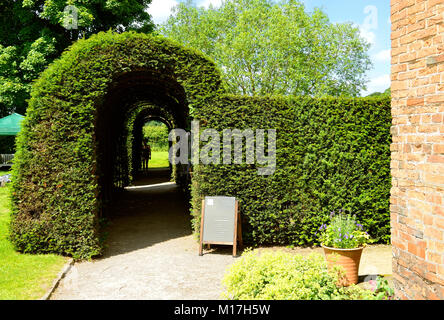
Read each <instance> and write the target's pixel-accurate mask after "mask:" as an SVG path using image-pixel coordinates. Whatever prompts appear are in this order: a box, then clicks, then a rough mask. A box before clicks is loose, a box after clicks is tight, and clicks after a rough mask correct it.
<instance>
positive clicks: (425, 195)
mask: <svg viewBox="0 0 444 320" xmlns="http://www.w3.org/2000/svg"><path fill="white" fill-rule="evenodd" d="M391 20H392V35H391V39H392V74H391V79H392V85H391V90H392V115H393V126H392V135H393V143H392V145H391V151H392V161H391V172H392V189H391V199H390V202H391V207H390V211H391V227H392V245H393V278H394V284H395V289H396V293H397V296H398V297H399V298H401V299H444V121H443V119H444V0H391Z"/></svg>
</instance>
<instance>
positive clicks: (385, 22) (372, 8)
mask: <svg viewBox="0 0 444 320" xmlns="http://www.w3.org/2000/svg"><path fill="white" fill-rule="evenodd" d="M183 1H184V0H153V1H152V3H151V6H150V8H149V9H148V12H149V13H150V14H151V15H152V16H153V20H154V22H155V23H162V22H163V21H165V20H166V19H167V18H168V16H169V15H170V14H171V9H172V8H173V7H174V6H175V5H177V4H178V3H179V2H183ZM194 2H195V3H196V4H197V5H198V6H204V7H208V6H209V5H210V4H212V5H214V6H219V5H220V3H221V0H195V1H194ZM302 2H304V4H305V7H306V10H307V11H308V12H311V11H312V10H313V9H314V8H316V7H318V8H321V9H322V10H323V11H324V12H325V13H327V15H328V16H329V17H330V20H331V21H332V22H352V23H354V24H356V25H357V26H359V28H360V30H361V35H362V36H363V37H364V38H366V39H367V41H369V42H370V43H371V48H370V51H369V55H370V58H371V60H372V62H373V68H372V69H371V70H370V71H369V72H368V73H367V76H368V80H369V82H368V84H367V87H368V89H367V90H366V91H365V92H362V95H367V94H369V93H372V92H375V91H379V92H381V91H384V90H385V89H387V88H388V87H389V86H390V47H391V46H390V20H389V19H390V1H388V0H302Z"/></svg>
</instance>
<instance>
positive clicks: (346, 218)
mask: <svg viewBox="0 0 444 320" xmlns="http://www.w3.org/2000/svg"><path fill="white" fill-rule="evenodd" d="M316 234H317V235H319V240H320V241H321V243H322V244H323V245H324V246H326V247H330V248H340V249H352V248H359V247H363V246H365V245H366V244H367V243H370V242H371V239H370V235H369V234H368V233H367V232H366V231H364V230H363V226H362V224H360V223H358V221H357V220H356V216H355V215H351V214H346V213H344V211H343V210H339V213H335V212H334V211H333V212H331V214H330V223H329V224H323V225H321V226H320V227H319V229H318V231H317V232H316Z"/></svg>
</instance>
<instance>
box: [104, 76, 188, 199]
mask: <svg viewBox="0 0 444 320" xmlns="http://www.w3.org/2000/svg"><path fill="white" fill-rule="evenodd" d="M97 114H98V117H97V122H96V137H97V142H98V146H97V147H98V154H100V156H101V157H102V158H101V160H100V161H99V162H98V172H99V175H98V178H99V184H100V185H101V186H102V188H101V192H102V194H101V195H100V197H101V198H102V199H103V200H104V201H107V200H109V199H111V197H112V192H113V190H114V189H115V188H123V187H125V186H127V185H129V184H130V183H131V181H132V179H133V178H134V177H135V176H136V174H137V170H138V168H140V162H141V160H140V158H141V157H140V146H141V145H142V127H143V125H144V124H145V122H146V121H147V120H148V119H150V118H154V119H160V120H163V121H165V122H166V123H167V125H168V127H169V128H171V129H172V128H187V127H189V111H188V103H187V100H186V96H185V92H184V89H183V88H182V87H181V86H180V85H179V84H178V83H177V82H176V81H175V80H174V79H171V78H167V77H165V76H163V77H161V76H159V75H154V74H152V73H150V72H148V71H145V72H141V71H138V72H131V73H126V74H125V75H123V76H122V77H119V78H118V79H116V80H115V81H114V82H113V85H112V87H111V88H110V90H109V91H108V94H107V95H106V97H105V101H104V103H103V105H102V106H101V108H100V109H98V110H97ZM175 174H178V173H177V172H176V170H175ZM174 178H176V177H174Z"/></svg>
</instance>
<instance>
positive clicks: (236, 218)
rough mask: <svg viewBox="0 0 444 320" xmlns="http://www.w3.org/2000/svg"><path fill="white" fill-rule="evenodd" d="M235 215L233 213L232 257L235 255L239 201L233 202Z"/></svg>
mask: <svg viewBox="0 0 444 320" xmlns="http://www.w3.org/2000/svg"><path fill="white" fill-rule="evenodd" d="M235 203H236V204H235V207H234V211H235V215H234V239H233V257H236V256H237V233H238V231H237V230H238V225H239V219H238V218H239V210H238V209H239V201H237V200H236V202H235Z"/></svg>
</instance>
